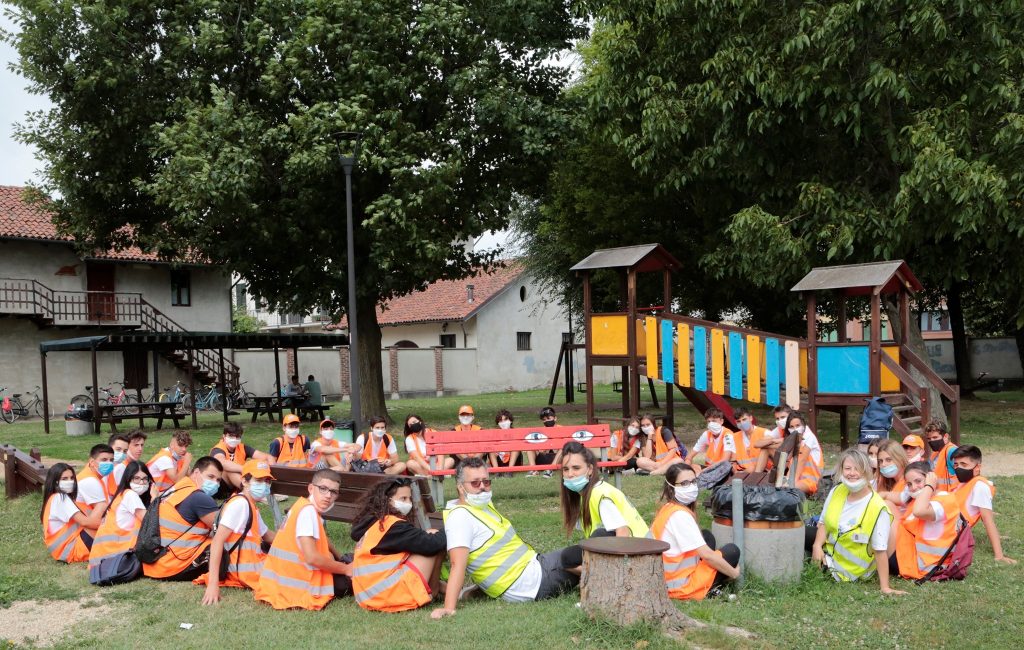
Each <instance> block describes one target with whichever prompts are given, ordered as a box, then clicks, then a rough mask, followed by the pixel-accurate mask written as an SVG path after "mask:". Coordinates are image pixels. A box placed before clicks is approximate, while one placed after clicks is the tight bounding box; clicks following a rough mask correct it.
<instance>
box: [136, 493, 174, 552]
mask: <svg viewBox="0 0 1024 650" xmlns="http://www.w3.org/2000/svg"><path fill="white" fill-rule="evenodd" d="M173 492H174V490H173V489H170V490H167V491H166V492H164V493H163V494H159V495H157V496H155V497H153V500H152V501H150V502H149V506H148V507H147V508H146V514H145V516H143V517H142V525H141V526H139V536H138V539H137V540H136V541H135V556H136V557H137V558H139V562H142V563H143V564H153V563H154V562H156V561H157V560H159V559H160V558H161V557H162V556H163V554H164V553H166V552H167V547H165V546H164V545H163V544H161V543H160V504H161V503H162V502H163V500H164V499H165V498H166V497H167V496H169V495H170V494H171V493H173Z"/></svg>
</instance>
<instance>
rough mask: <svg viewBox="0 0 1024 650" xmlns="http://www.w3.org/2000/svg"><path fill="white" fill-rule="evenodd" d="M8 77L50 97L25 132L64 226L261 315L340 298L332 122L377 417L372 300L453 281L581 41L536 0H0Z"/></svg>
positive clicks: (545, 144)
mask: <svg viewBox="0 0 1024 650" xmlns="http://www.w3.org/2000/svg"><path fill="white" fill-rule="evenodd" d="M4 1H5V2H8V3H9V4H11V5H13V6H14V7H15V8H16V9H15V20H16V22H17V24H18V26H19V28H20V30H21V31H20V34H18V35H16V36H15V37H14V43H15V45H16V47H17V49H18V52H19V54H20V57H21V58H20V64H19V66H18V67H19V71H20V72H21V73H22V74H23V75H25V76H26V77H27V78H28V79H29V80H30V82H31V84H32V88H33V89H34V90H35V91H36V92H40V93H43V94H45V95H47V96H48V97H49V98H50V99H51V100H52V101H53V103H54V108H53V109H52V110H50V111H48V112H44V113H40V114H35V115H32V116H30V117H29V119H28V120H27V122H26V123H25V124H24V125H23V126H22V127H21V128H20V129H19V131H18V135H19V137H20V138H21V139H22V140H23V141H25V142H28V143H30V144H33V145H35V146H36V147H38V149H39V151H40V152H41V154H42V157H43V159H44V165H45V166H44V170H43V172H44V175H43V178H44V181H43V183H42V189H43V190H45V191H46V192H47V193H50V194H53V195H55V197H56V207H57V210H58V220H59V224H60V228H61V229H62V230H63V231H64V232H67V233H70V234H72V235H74V236H76V237H78V238H79V239H80V241H82V242H83V243H85V244H86V245H89V246H101V247H105V246H108V245H112V246H115V247H116V246H127V245H133V244H137V245H139V246H141V247H143V248H144V249H147V250H154V251H158V252H160V253H161V254H164V255H166V256H168V257H174V256H178V255H182V254H185V253H186V252H187V253H190V254H199V255H202V256H205V257H206V258H208V259H209V260H211V261H213V262H216V263H221V264H225V265H227V266H228V267H230V268H231V269H233V270H235V271H237V272H238V273H240V274H241V275H242V276H244V277H245V278H246V280H247V281H248V282H249V284H250V287H251V289H252V291H253V292H255V293H256V294H258V295H259V296H261V297H262V298H263V299H264V300H266V301H267V302H268V303H269V304H270V305H271V306H273V307H276V308H279V309H283V310H287V311H291V312H296V311H306V310H309V309H310V308H312V307H313V306H316V305H322V306H325V307H327V308H328V309H329V310H330V311H331V312H333V313H335V314H339V313H341V312H343V311H344V306H345V303H346V300H347V297H346V295H345V293H344V287H345V286H346V277H345V263H346V260H345V244H346V242H345V230H344V214H345V212H344V210H345V192H344V187H345V186H344V176H343V171H342V168H341V165H340V163H339V154H350V153H352V146H351V143H348V142H343V141H342V139H341V138H340V137H339V134H340V133H342V132H353V131H356V132H361V133H362V134H363V142H362V147H361V154H360V159H359V163H358V170H357V172H356V182H355V194H356V197H355V203H356V214H357V221H358V222H359V224H360V226H359V227H358V228H357V233H356V246H357V260H356V263H357V269H358V273H357V278H358V290H357V293H358V298H359V324H360V332H361V334H362V336H361V337H360V349H361V351H362V354H361V355H360V356H361V359H362V361H363V363H362V366H363V367H362V368H361V369H360V370H361V373H362V376H363V383H364V385H365V384H370V386H371V387H372V390H373V394H372V395H364V402H363V404H364V408H365V409H366V411H365V413H366V414H368V413H370V412H382V411H381V410H380V409H382V408H383V398H382V392H381V390H382V389H381V372H380V360H379V355H378V354H377V352H376V351H377V350H378V349H379V345H380V330H379V327H378V326H377V323H376V317H375V313H374V308H375V306H376V305H377V303H378V302H379V301H380V300H384V299H387V298H390V297H393V296H396V295H401V294H404V293H408V292H410V291H413V290H416V289H420V288H422V287H424V286H425V285H426V284H427V283H429V282H432V281H434V280H437V279H441V278H452V277H461V276H463V275H465V274H467V273H469V272H470V271H471V270H472V269H474V268H475V267H477V266H479V265H480V264H487V263H488V262H489V261H490V258H489V257H488V256H486V255H478V254H473V253H467V252H466V250H465V248H464V245H463V242H465V241H471V240H473V239H474V238H475V237H477V236H479V235H481V234H483V233H484V232H486V231H488V230H495V229H500V228H502V227H504V226H505V225H506V224H507V220H508V209H507V206H508V204H509V202H510V197H511V196H512V193H513V192H514V191H517V190H529V189H530V188H531V187H533V186H535V185H536V184H537V183H538V182H540V181H541V180H542V179H543V178H544V177H545V175H546V171H547V170H546V167H545V161H546V160H547V159H548V157H549V155H550V153H551V151H552V143H553V141H554V134H555V133H557V132H559V131H560V130H562V128H563V126H562V124H563V118H562V114H561V113H560V112H559V111H558V110H557V107H556V104H557V101H558V98H559V92H560V89H561V87H562V86H563V84H564V80H565V76H566V70H565V69H564V68H563V67H561V66H559V65H557V64H554V63H552V60H551V57H552V56H553V55H555V54H556V53H558V52H559V51H561V50H564V49H566V48H568V47H569V46H570V43H571V39H573V38H576V37H578V36H579V35H580V33H581V28H580V26H579V24H578V22H577V21H574V19H573V18H572V15H571V13H570V12H569V9H568V7H567V4H568V3H567V2H557V1H556V2H552V1H551V0H487V1H486V2H482V1H476V0H428V1H424V2H412V3H411V2H407V1H404V0H347V1H344V2H338V1H336V0H299V1H297V2H288V3H281V2H278V1H271V0H252V1H248V2H246V1H239V0H184V1H182V2H176V3H173V5H166V6H165V5H162V4H160V3H152V2H140V1H138V0H105V1H99V2H85V3H83V2H78V1H71V0H4Z"/></svg>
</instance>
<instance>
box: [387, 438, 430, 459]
mask: <svg viewBox="0 0 1024 650" xmlns="http://www.w3.org/2000/svg"><path fill="white" fill-rule="evenodd" d="M388 451H391V450H390V449H389V450H388ZM405 451H406V452H408V453H409V454H410V455H411V454H412V453H413V452H417V451H418V452H419V453H420V456H423V457H424V458H426V457H427V443H426V442H424V441H423V438H420V437H419V436H416V437H415V438H413V437H410V436H406V437H405Z"/></svg>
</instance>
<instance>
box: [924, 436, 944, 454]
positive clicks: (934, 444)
mask: <svg viewBox="0 0 1024 650" xmlns="http://www.w3.org/2000/svg"><path fill="white" fill-rule="evenodd" d="M928 446H929V447H931V449H932V451H938V450H940V449H942V448H943V447H945V446H946V441H945V440H943V439H942V438H939V439H938V440H929V441H928Z"/></svg>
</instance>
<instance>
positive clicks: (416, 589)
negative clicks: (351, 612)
mask: <svg viewBox="0 0 1024 650" xmlns="http://www.w3.org/2000/svg"><path fill="white" fill-rule="evenodd" d="M399 521H402V520H401V519H399V518H398V517H396V516H394V515H387V516H386V517H384V520H383V521H378V522H375V523H373V524H371V525H370V527H369V528H367V529H366V533H364V534H363V538H362V539H361V540H359V543H358V544H356V550H355V557H354V559H353V560H352V590H353V591H354V592H355V597H356V602H357V603H359V606H360V607H362V608H363V609H368V610H371V611H378V612H404V611H406V610H408V609H416V608H417V607H422V606H423V605H426V604H427V603H429V602H430V590H429V589H428V588H427V585H425V584H424V583H423V578H422V577H421V576H420V573H419V571H417V570H416V569H414V568H412V567H411V565H409V564H407V563H406V561H407V560H408V559H409V555H410V554H409V553H391V554H388V555H374V554H373V549H374V548H376V546H377V544H380V540H381V539H383V538H384V535H386V534H387V532H388V531H389V530H391V527H392V526H394V525H395V524H396V523H397V522H399Z"/></svg>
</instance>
